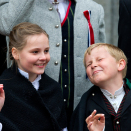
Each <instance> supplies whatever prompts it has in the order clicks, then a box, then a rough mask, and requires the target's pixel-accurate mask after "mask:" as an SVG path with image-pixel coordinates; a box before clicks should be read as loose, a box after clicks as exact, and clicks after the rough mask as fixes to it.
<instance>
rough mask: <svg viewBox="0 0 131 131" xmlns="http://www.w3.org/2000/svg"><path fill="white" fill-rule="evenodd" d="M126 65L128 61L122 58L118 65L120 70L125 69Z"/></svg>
mask: <svg viewBox="0 0 131 131" xmlns="http://www.w3.org/2000/svg"><path fill="white" fill-rule="evenodd" d="M125 66H126V61H125V60H124V59H120V60H119V65H118V71H122V70H124V68H125Z"/></svg>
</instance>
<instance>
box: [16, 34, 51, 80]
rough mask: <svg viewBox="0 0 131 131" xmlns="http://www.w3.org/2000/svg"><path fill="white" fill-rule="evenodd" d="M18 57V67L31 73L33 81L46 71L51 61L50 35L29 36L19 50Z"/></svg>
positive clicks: (30, 78) (30, 77)
mask: <svg viewBox="0 0 131 131" xmlns="http://www.w3.org/2000/svg"><path fill="white" fill-rule="evenodd" d="M16 58H17V59H16V61H17V64H18V67H19V68H20V69H21V70H23V71H25V72H27V73H28V74H29V80H30V81H31V82H32V81H34V80H35V78H36V77H37V75H39V74H43V73H44V70H45V67H46V65H47V63H48V62H49V61H50V54H49V41H48V37H47V36H46V35H45V34H39V35H32V36H28V37H27V43H26V45H25V47H24V48H23V49H22V50H21V51H18V50H17V57H16Z"/></svg>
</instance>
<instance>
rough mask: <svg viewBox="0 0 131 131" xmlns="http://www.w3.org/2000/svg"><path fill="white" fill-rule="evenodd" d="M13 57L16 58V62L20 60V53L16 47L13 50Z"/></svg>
mask: <svg viewBox="0 0 131 131" xmlns="http://www.w3.org/2000/svg"><path fill="white" fill-rule="evenodd" d="M12 56H13V57H14V59H15V60H18V59H19V52H18V50H17V49H16V48H15V47H13V48H12Z"/></svg>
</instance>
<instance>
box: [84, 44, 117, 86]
mask: <svg viewBox="0 0 131 131" xmlns="http://www.w3.org/2000/svg"><path fill="white" fill-rule="evenodd" d="M85 60H86V73H87V75H88V77H89V79H90V81H91V82H92V83H93V84H95V85H98V86H99V85H100V84H102V83H103V82H104V83H105V82H108V81H109V82H113V80H114V78H117V77H118V75H119V74H118V68H119V62H116V59H115V58H114V57H112V56H111V55H110V54H109V52H108V51H107V49H106V48H105V47H102V46H101V47H96V48H94V49H93V50H92V51H91V54H90V55H89V54H87V55H86V58H85Z"/></svg>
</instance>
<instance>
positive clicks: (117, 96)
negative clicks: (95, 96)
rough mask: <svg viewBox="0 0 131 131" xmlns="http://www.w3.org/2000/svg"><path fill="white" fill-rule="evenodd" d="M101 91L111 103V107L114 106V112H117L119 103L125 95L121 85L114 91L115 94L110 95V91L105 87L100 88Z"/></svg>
mask: <svg viewBox="0 0 131 131" xmlns="http://www.w3.org/2000/svg"><path fill="white" fill-rule="evenodd" d="M100 90H101V91H102V93H103V94H104V96H105V97H106V98H107V99H108V101H109V102H110V103H111V105H112V107H113V108H114V110H115V112H116V113H117V111H118V109H119V106H120V104H121V101H122V99H123V97H124V95H125V91H124V88H123V85H122V86H121V88H120V89H118V90H117V91H115V94H114V95H112V94H111V93H110V92H108V91H107V90H105V89H101V88H100Z"/></svg>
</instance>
